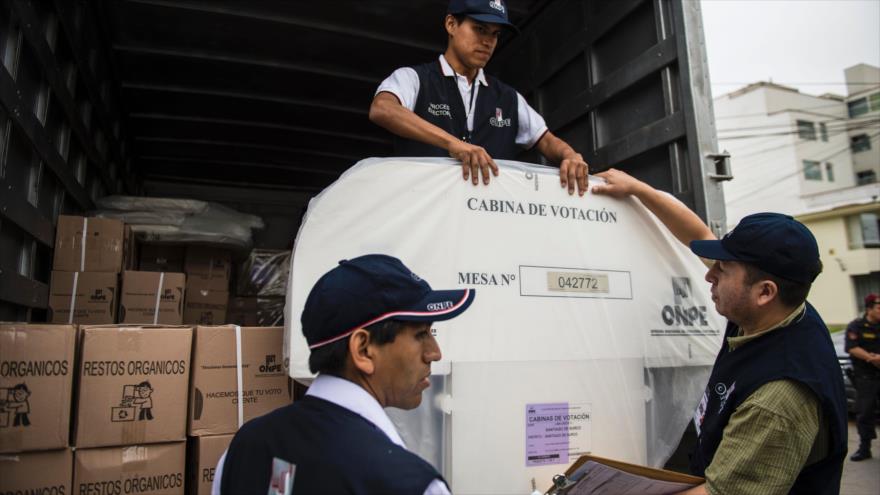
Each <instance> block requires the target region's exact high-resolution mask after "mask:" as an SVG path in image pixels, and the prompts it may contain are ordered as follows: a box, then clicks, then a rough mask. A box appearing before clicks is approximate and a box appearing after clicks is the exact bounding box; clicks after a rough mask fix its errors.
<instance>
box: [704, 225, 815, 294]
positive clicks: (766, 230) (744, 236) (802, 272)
mask: <svg viewBox="0 0 880 495" xmlns="http://www.w3.org/2000/svg"><path fill="white" fill-rule="evenodd" d="M690 247H691V251H693V252H694V254H696V255H697V256H701V257H703V258H707V259H710V260H721V261H742V262H744V263H749V264H751V265H754V266H756V267H758V268H759V269H761V270H763V271H765V272H767V273H769V274H771V275H776V276H777V277H780V278H784V279H786V280H791V281H793V282H800V283H807V284H808V283H812V282H813V280H815V279H816V277H817V276H818V275H819V272H821V271H822V263H821V262H820V260H819V246H818V244H816V238H815V237H813V234H812V232H810V230H809V229H807V228H806V227H804V225H803V224H802V223H800V222H798V221H797V220H795V219H794V218H792V217H790V216H788V215H782V214H780V213H756V214H754V215H749V216H747V217H745V218H743V219H742V221H740V222H739V225H737V226H736V227H734V229H733V230H731V231H730V232H728V233H727V235H725V236H724V237H723V238H722V239H721V240H711V241H691V244H690Z"/></svg>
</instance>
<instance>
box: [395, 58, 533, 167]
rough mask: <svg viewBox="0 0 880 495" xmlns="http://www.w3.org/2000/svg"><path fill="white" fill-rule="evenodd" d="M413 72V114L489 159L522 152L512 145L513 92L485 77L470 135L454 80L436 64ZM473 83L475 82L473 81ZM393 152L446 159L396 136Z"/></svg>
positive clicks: (516, 124) (516, 119)
mask: <svg viewBox="0 0 880 495" xmlns="http://www.w3.org/2000/svg"><path fill="white" fill-rule="evenodd" d="M413 69H414V70H415V71H416V73H417V74H418V75H419V95H418V97H417V98H416V106H415V109H414V110H413V111H414V112H415V114H416V115H418V116H419V117H421V118H423V119H425V120H427V121H428V122H430V123H432V124H434V125H436V126H437V127H439V128H441V129H443V130H444V131H446V132H448V133H449V134H452V135H453V136H455V137H457V138H460V139H462V140H464V141H467V142H469V143H472V144H476V145H478V146H482V147H483V148H485V149H486V152H487V153H489V156H491V157H492V158H493V159H500V160H513V159H515V158H516V156H517V154H519V153H520V152H521V151H522V148H520V147H519V146H517V144H516V133H517V130H518V129H519V117H518V113H517V109H518V98H517V94H516V90H514V89H513V88H511V87H510V86H508V85H506V84H504V83H502V82H501V81H499V80H498V79H495V78H494V77H489V76H488V75H487V76H486V82H487V83H488V86H480V89H479V91H477V97H476V101H475V102H474V110H473V111H474V129H473V133H468V128H467V112H465V106H464V103H463V102H462V99H461V93H460V92H459V91H458V86H457V83H456V80H455V78H454V77H446V76H444V75H443V71H442V70H441V68H440V62H439V61H434V62H429V63H427V64H422V65H417V66H415V67H413ZM474 84H479V83H478V82H477V81H476V80H475V81H474ZM468 103H470V102H468ZM394 151H395V154H396V155H397V156H446V157H448V156H449V152H447V151H446V150H444V149H442V148H438V147H436V146H431V145H429V144H424V143H422V142H419V141H414V140H411V139H405V138H402V137H399V136H397V137H395V141H394Z"/></svg>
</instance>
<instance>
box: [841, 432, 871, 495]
mask: <svg viewBox="0 0 880 495" xmlns="http://www.w3.org/2000/svg"><path fill="white" fill-rule="evenodd" d="M872 447H873V449H871V450H872V453H873V454H874V457H872V458H871V459H867V460H864V461H861V462H852V461H850V460H849V456H851V455H852V454H853V452H855V451H856V449H858V448H859V434H858V433H857V432H856V423H855V421H852V420H850V422H849V448H848V452H847V453H846V462H844V464H843V481H842V482H841V484H840V495H878V494H880V441H878V440H874V444H873V445H872Z"/></svg>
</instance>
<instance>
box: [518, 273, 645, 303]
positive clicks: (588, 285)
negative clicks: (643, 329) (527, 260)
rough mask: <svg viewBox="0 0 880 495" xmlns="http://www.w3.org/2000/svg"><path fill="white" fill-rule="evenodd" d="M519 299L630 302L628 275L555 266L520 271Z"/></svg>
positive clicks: (630, 282) (630, 287) (630, 289)
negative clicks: (580, 299) (583, 298)
mask: <svg viewBox="0 0 880 495" xmlns="http://www.w3.org/2000/svg"><path fill="white" fill-rule="evenodd" d="M519 287H520V295H521V296H533V297H587V298H599V299H632V281H631V280H630V274H629V272H625V271H616V270H593V269H586V268H565V267H557V266H528V265H521V266H520V267H519Z"/></svg>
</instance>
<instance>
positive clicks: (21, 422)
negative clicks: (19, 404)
mask: <svg viewBox="0 0 880 495" xmlns="http://www.w3.org/2000/svg"><path fill="white" fill-rule="evenodd" d="M30 425H31V420H30V419H28V413H15V419H14V420H12V426H30Z"/></svg>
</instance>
